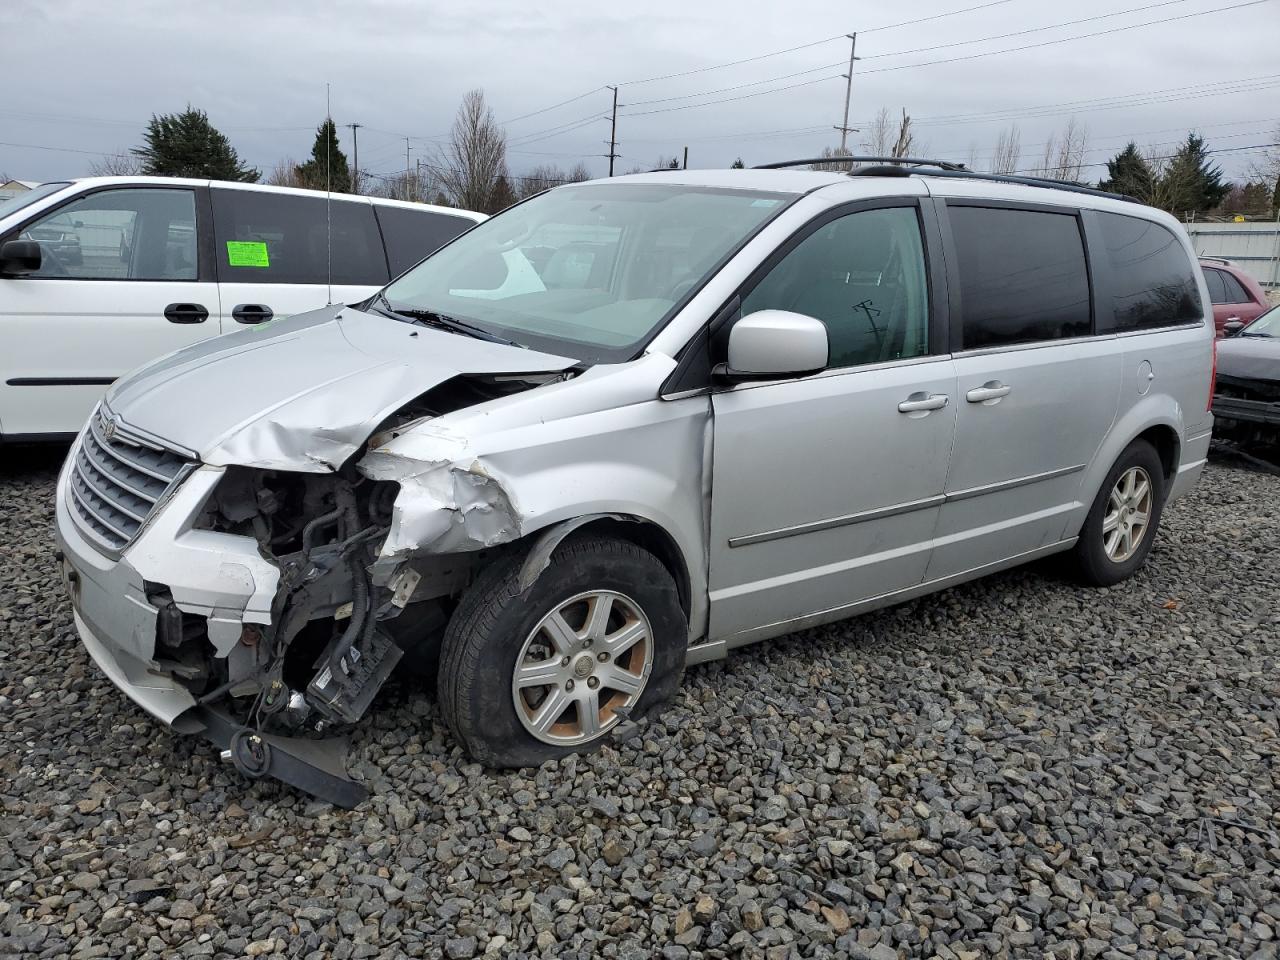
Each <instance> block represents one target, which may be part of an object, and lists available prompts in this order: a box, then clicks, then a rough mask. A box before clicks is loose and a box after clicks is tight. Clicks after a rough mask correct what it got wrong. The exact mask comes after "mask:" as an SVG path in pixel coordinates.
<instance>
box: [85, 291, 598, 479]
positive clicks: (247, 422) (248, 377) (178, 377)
mask: <svg viewBox="0 0 1280 960" xmlns="http://www.w3.org/2000/svg"><path fill="white" fill-rule="evenodd" d="M575 363H576V361H575V360H572V359H570V358H567V357H557V356H553V355H551V354H546V353H538V352H536V351H533V350H524V349H521V348H519V347H509V346H506V345H505V344H500V343H490V342H488V341H484V340H477V339H474V338H472V337H466V336H462V335H459V334H453V333H449V332H447V331H443V330H437V329H433V328H430V327H423V326H419V325H416V324H408V323H402V322H400V321H397V320H392V319H390V318H388V317H384V316H381V315H380V314H373V313H365V312H363V311H360V310H356V309H354V308H352V307H343V306H337V305H335V306H329V307H324V308H322V309H320V310H313V311H310V312H309V313H301V314H297V315H296V316H292V317H288V318H286V319H283V320H277V321H275V322H272V323H267V324H263V325H262V326H259V327H249V328H246V329H245V330H243V331H238V332H236V333H232V334H228V335H227V336H223V337H215V338H213V339H211V340H206V341H204V342H202V343H198V344H195V345H193V346H191V347H187V348H185V349H183V350H179V351H177V352H176V353H171V354H169V355H168V356H166V357H162V358H160V359H159V360H157V361H155V362H153V363H151V364H148V365H147V366H145V367H142V368H140V369H139V370H137V371H135V372H133V373H132V374H130V375H128V376H126V377H124V378H122V379H120V380H118V381H117V382H116V383H115V385H114V386H112V387H111V389H110V390H109V391H107V396H106V403H107V406H108V407H110V409H111V411H112V413H114V414H116V415H118V416H119V417H120V418H121V420H123V421H124V422H125V423H126V424H129V425H131V426H133V427H136V428H138V429H140V430H143V431H146V432H148V433H150V434H152V435H154V436H156V437H159V438H161V439H164V440H167V441H169V442H171V443H175V444H178V445H181V446H183V447H186V448H188V449H190V450H192V451H194V452H196V453H197V454H198V455H199V456H200V459H201V460H202V461H203V462H205V463H210V464H216V465H221V464H241V465H244V466H256V467H262V468H266V469H281V470H302V471H307V472H313V473H320V472H327V471H330V470H334V469H336V468H337V467H339V466H340V465H341V464H342V463H343V462H344V461H345V460H346V459H347V458H348V457H350V456H351V455H352V454H353V453H354V452H355V451H356V450H357V449H359V447H360V445H361V444H362V443H364V441H365V440H366V439H367V438H368V436H369V434H370V433H371V432H372V431H373V430H374V428H375V427H376V426H377V425H378V424H379V423H380V422H382V420H383V419H385V418H386V417H387V416H389V415H390V414H391V413H393V412H394V411H395V410H396V409H397V408H399V407H401V406H403V405H404V404H405V403H407V402H408V401H410V400H412V399H413V398H414V397H416V396H418V395H419V394H422V393H424V392H426V391H427V390H429V389H431V388H432V387H434V386H436V385H437V384H440V383H443V382H444V381H446V380H448V379H450V378H451V377H455V376H457V375H459V374H491V373H499V374H501V373H542V372H553V371H558V370H563V369H565V368H567V367H570V366H573V365H574V364H575Z"/></svg>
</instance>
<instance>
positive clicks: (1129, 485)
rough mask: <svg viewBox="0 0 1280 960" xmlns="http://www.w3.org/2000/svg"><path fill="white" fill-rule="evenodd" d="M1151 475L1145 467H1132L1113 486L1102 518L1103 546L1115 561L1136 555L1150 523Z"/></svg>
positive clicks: (1121, 560) (1122, 561) (1118, 561)
mask: <svg viewBox="0 0 1280 960" xmlns="http://www.w3.org/2000/svg"><path fill="white" fill-rule="evenodd" d="M1151 507H1152V486H1151V477H1150V476H1149V475H1148V474H1147V471H1146V470H1144V469H1142V467H1130V468H1129V469H1128V470H1126V471H1125V472H1124V473H1122V474H1120V478H1119V479H1118V480H1116V484H1115V486H1114V487H1112V488H1111V497H1110V499H1109V500H1108V501H1107V512H1106V513H1105V514H1104V515H1103V517H1102V546H1103V549H1105V550H1106V551H1107V556H1108V557H1109V558H1110V559H1111V560H1112V562H1114V563H1124V562H1125V561H1126V560H1128V559H1129V558H1130V557H1132V556H1133V555H1134V553H1135V552H1136V551H1137V549H1138V547H1139V546H1141V544H1142V540H1143V538H1144V537H1145V536H1146V535H1147V528H1148V527H1149V526H1150V525H1151Z"/></svg>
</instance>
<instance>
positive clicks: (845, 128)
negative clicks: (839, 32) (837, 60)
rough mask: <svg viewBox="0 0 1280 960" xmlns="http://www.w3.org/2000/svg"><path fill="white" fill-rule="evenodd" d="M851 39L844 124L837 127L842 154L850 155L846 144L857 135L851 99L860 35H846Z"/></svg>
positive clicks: (845, 90)
mask: <svg viewBox="0 0 1280 960" xmlns="http://www.w3.org/2000/svg"><path fill="white" fill-rule="evenodd" d="M845 36H846V37H848V38H849V72H848V73H846V74H845V75H844V80H845V85H844V123H843V124H841V125H840V126H838V127H836V129H837V130H839V131H840V152H841V153H848V152H849V151H848V147H847V146H846V143H847V142H848V139H849V134H850V133H857V132H858V128H857V127H851V126H849V99H850V97H851V96H852V94H853V62H854V61H855V60H857V59H858V58H857V57H855V56H854V52H855V51H856V50H857V49H858V34H857V33H856V32H855V33H846V34H845Z"/></svg>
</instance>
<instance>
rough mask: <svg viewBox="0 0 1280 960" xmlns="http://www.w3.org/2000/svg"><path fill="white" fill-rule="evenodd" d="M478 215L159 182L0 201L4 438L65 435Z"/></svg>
mask: <svg viewBox="0 0 1280 960" xmlns="http://www.w3.org/2000/svg"><path fill="white" fill-rule="evenodd" d="M483 219H485V218H484V215H483V214H478V213H471V212H470V211H467V210H453V209H449V208H446V207H436V206H429V205H426V204H420V203H404V202H400V201H395V200H382V199H374V198H371V197H355V196H350V195H348V194H342V195H335V196H333V197H332V198H331V200H330V202H329V203H326V201H325V194H324V193H321V192H317V191H313V190H293V189H288V188H285V187H268V186H263V185H260V184H252V183H228V182H223V181H217V180H215V181H209V180H184V179H177V178H170V177H96V178H91V179H85V180H76V181H73V182H69V183H67V182H64V183H46V184H44V185H42V186H39V187H37V188H35V189H34V190H31V191H29V192H28V193H25V194H22V195H21V196H19V197H15V198H14V199H13V200H10V201H8V202H6V203H0V439H4V440H22V441H30V440H56V439H63V438H65V439H70V438H71V437H72V436H74V435H75V433H76V432H77V431H78V430H79V429H80V428H81V427H82V426H83V425H84V422H85V419H86V418H87V417H88V415H89V412H90V411H91V410H92V409H93V406H94V404H95V403H97V402H98V400H99V398H100V397H101V396H102V393H103V390H104V389H105V388H106V387H108V386H109V385H110V384H111V383H113V382H114V381H115V380H116V378H118V377H120V376H121V375H123V374H125V373H127V372H128V371H130V370H132V369H133V368H134V367H137V366H139V365H140V364H142V363H145V362H147V361H148V360H152V359H154V358H156V357H158V356H161V355H163V354H165V353H169V352H170V351H172V350H177V349H179V348H180V347H185V346H188V345H190V344H192V343H195V342H197V341H199V340H204V339H207V338H209V337H213V336H217V335H218V334H219V333H226V332H228V331H230V330H235V329H239V328H241V327H243V326H244V325H246V324H256V323H262V322H264V321H266V320H270V319H272V318H273V317H280V316H288V315H291V314H295V313H301V312H303V311H305V310H311V309H313V308H315V307H322V306H324V305H325V304H327V303H350V302H353V301H356V300H363V299H364V298H366V297H368V296H369V295H370V294H372V293H373V292H374V291H375V290H377V289H378V288H380V287H382V286H383V285H385V284H386V282H387V281H388V280H389V279H391V278H393V277H396V276H399V275H400V274H401V273H403V272H404V271H405V270H407V269H408V268H409V267H411V266H413V265H414V264H415V263H417V262H418V261H419V260H421V259H423V258H424V257H426V256H427V255H428V254H430V253H431V252H432V251H434V250H436V249H438V248H439V247H440V246H442V245H443V244H445V243H447V242H448V241H449V240H452V239H453V238H454V237H456V236H457V235H458V234H460V233H462V232H463V231H464V230H468V229H470V228H471V226H472V225H474V224H475V223H477V222H479V221H480V220H483ZM330 235H331V236H332V247H330V244H329V243H328V242H327V238H328V237H329V236H330Z"/></svg>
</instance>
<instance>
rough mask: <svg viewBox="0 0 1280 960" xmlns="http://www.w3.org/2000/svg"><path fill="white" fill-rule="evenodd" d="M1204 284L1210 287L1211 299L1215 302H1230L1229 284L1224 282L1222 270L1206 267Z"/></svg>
mask: <svg viewBox="0 0 1280 960" xmlns="http://www.w3.org/2000/svg"><path fill="white" fill-rule="evenodd" d="M1204 285H1205V286H1206V287H1208V288H1209V300H1210V301H1212V302H1213V303H1230V302H1231V301H1230V300H1228V299H1227V285H1226V283H1224V282H1223V279H1222V271H1221V270H1211V269H1206V270H1205V272H1204Z"/></svg>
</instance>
